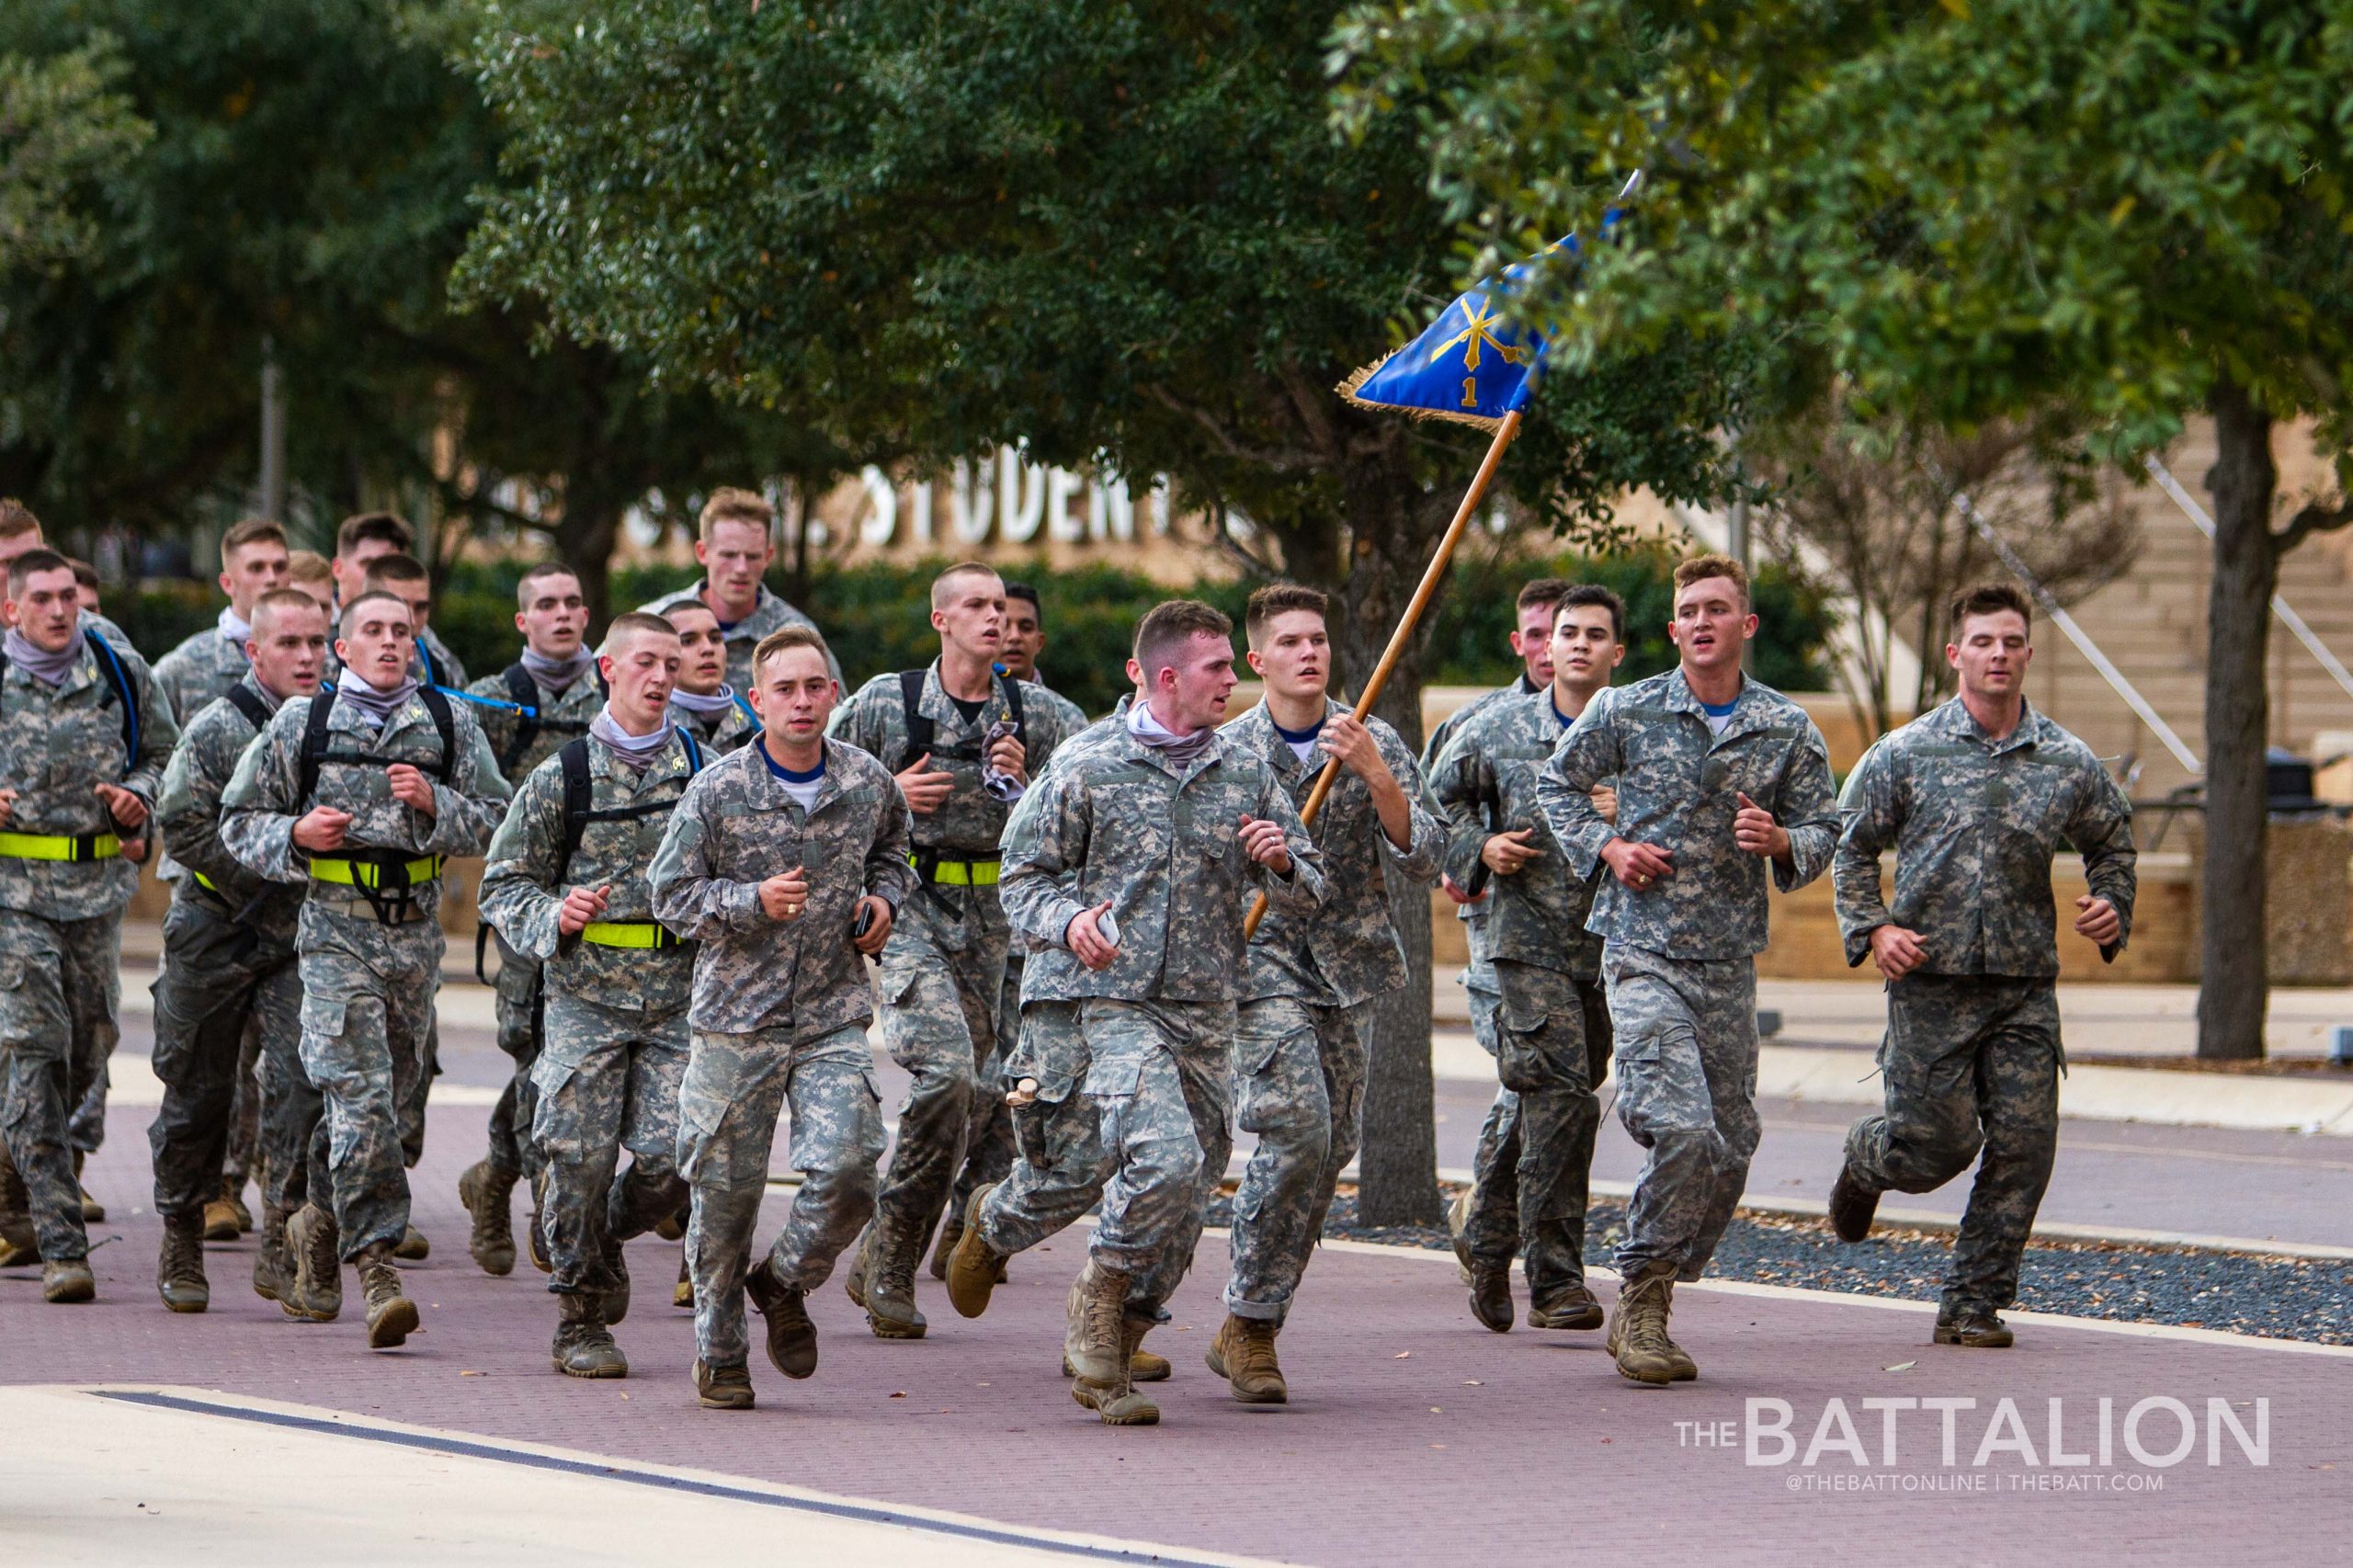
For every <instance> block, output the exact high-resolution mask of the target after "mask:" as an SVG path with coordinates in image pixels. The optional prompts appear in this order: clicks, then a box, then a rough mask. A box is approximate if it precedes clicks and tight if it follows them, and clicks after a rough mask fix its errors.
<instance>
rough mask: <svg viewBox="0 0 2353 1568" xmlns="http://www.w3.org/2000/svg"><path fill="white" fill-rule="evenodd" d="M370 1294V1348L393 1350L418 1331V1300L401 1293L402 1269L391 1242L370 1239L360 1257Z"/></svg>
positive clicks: (361, 1284) (363, 1283)
mask: <svg viewBox="0 0 2353 1568" xmlns="http://www.w3.org/2000/svg"><path fill="white" fill-rule="evenodd" d="M357 1262H358V1266H359V1288H360V1289H361V1290H364V1291H366V1292H367V1295H368V1348H369V1349H370V1350H390V1349H392V1347H393V1346H396V1345H399V1344H402V1343H403V1342H404V1341H405V1340H406V1339H407V1338H408V1336H409V1335H411V1334H414V1333H415V1332H416V1303H415V1301H410V1300H409V1299H408V1298H407V1297H406V1296H404V1295H403V1294H401V1271H400V1268H399V1267H398V1266H397V1265H395V1264H394V1263H393V1262H392V1244H391V1243H390V1242H369V1244H367V1246H365V1247H364V1248H362V1249H361V1250H360V1253H359V1256H358V1259H357Z"/></svg>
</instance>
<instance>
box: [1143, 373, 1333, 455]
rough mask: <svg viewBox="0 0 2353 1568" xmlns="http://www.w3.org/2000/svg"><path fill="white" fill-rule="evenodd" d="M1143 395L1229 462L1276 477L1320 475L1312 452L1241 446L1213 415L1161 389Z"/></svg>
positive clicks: (1241, 443)
mask: <svg viewBox="0 0 2353 1568" xmlns="http://www.w3.org/2000/svg"><path fill="white" fill-rule="evenodd" d="M1143 393H1144V395H1145V396H1146V397H1149V398H1151V399H1152V400H1153V402H1154V403H1158V404H1160V405H1161V406H1162V407H1163V408H1165V409H1166V410H1168V412H1170V413H1171V414H1174V415H1177V416H1178V417H1179V418H1182V419H1189V420H1191V421H1192V422H1193V423H1194V424H1196V425H1198V426H1200V427H1201V428H1202V429H1203V430H1205V431H1207V432H1208V433H1209V437H1210V439H1211V440H1212V441H1214V442H1216V443H1217V447H1218V450H1219V452H1220V453H1221V455H1222V456H1225V457H1228V458H1231V459H1233V460H1234V461H1235V462H1241V463H1249V464H1252V465H1254V466H1257V467H1262V468H1267V469H1271V470H1273V471H1274V472H1277V473H1315V472H1321V471H1322V469H1323V467H1324V465H1323V462H1322V460H1320V459H1318V458H1317V457H1316V455H1315V454H1314V453H1313V452H1302V451H1297V450H1293V449H1285V448H1272V447H1253V446H1247V445H1245V444H1244V443H1243V442H1241V441H1239V440H1237V439H1235V438H1234V436H1233V432H1232V431H1230V430H1228V429H1227V428H1226V427H1225V425H1224V423H1223V421H1222V420H1220V419H1219V418H1218V416H1217V415H1214V414H1211V412H1210V411H1209V410H1207V409H1205V408H1202V407H1200V406H1199V405H1198V404H1195V403H1187V402H1185V401H1184V400H1183V399H1181V398H1178V397H1176V396H1175V395H1173V394H1172V393H1170V392H1169V391H1168V389H1167V388H1165V387H1162V386H1147V387H1145V388H1144V389H1143Z"/></svg>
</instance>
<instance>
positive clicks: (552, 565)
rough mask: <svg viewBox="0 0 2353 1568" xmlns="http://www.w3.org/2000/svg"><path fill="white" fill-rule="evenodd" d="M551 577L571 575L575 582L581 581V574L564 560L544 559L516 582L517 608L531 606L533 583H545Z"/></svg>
mask: <svg viewBox="0 0 2353 1568" xmlns="http://www.w3.org/2000/svg"><path fill="white" fill-rule="evenodd" d="M550 577H569V578H571V579H572V580H573V582H574V583H578V582H579V581H580V574H579V573H577V572H575V571H574V570H573V569H572V568H571V567H569V566H566V565H565V564H564V563H563V562H561V561H542V562H540V563H539V564H538V565H536V566H534V567H532V568H531V569H530V570H529V571H528V572H526V573H524V574H523V575H522V578H521V579H520V580H519V581H517V583H516V585H515V608H517V609H529V608H531V585H532V584H534V583H544V582H546V581H547V580H548V579H549V578H550Z"/></svg>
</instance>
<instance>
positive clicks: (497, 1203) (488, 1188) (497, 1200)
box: [458, 1160, 515, 1278]
mask: <svg viewBox="0 0 2353 1568" xmlns="http://www.w3.org/2000/svg"><path fill="white" fill-rule="evenodd" d="M514 1195H515V1173H514V1172H513V1171H502V1170H499V1169H497V1168H495V1167H494V1166H493V1165H491V1163H490V1162H489V1161H488V1160H476V1161H475V1162H474V1163H473V1164H472V1165H468V1166H467V1167H466V1174H465V1175H463V1176H460V1177H459V1178H458V1201H459V1202H460V1203H462V1204H464V1205H465V1206H466V1212H467V1213H468V1214H470V1215H472V1217H473V1230H472V1233H471V1234H469V1235H468V1236H467V1237H466V1251H467V1252H468V1253H469V1254H471V1255H472V1257H473V1260H474V1263H475V1266H476V1267H479V1268H481V1270H482V1271H483V1273H484V1274H489V1275H493V1276H497V1277H501V1278H503V1277H505V1276H506V1275H508V1274H512V1273H513V1272H515V1221H514V1216H513V1214H512V1213H511V1212H510V1211H509V1210H510V1209H511V1206H512V1203H513V1199H514Z"/></svg>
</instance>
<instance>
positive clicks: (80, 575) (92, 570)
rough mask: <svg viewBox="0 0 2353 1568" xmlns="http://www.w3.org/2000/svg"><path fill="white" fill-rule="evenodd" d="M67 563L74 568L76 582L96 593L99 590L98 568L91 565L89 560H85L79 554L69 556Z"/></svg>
mask: <svg viewBox="0 0 2353 1568" xmlns="http://www.w3.org/2000/svg"><path fill="white" fill-rule="evenodd" d="M65 563H66V564H67V565H68V566H71V567H73V568H74V581H75V582H76V583H79V584H80V585H82V586H84V587H85V588H87V589H89V590H90V592H92V593H94V594H95V593H97V591H98V569H97V567H95V566H93V565H91V564H90V563H89V562H86V561H85V560H83V559H82V558H81V557H80V556H78V555H76V556H72V557H70V558H68V559H67V561H66V562H65Z"/></svg>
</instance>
